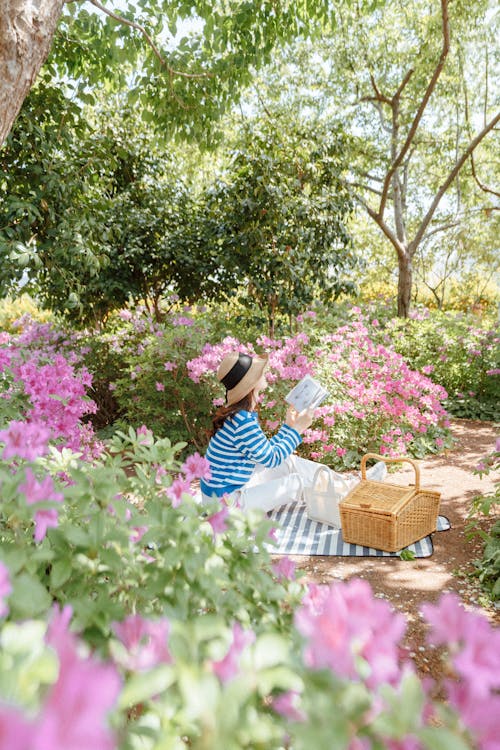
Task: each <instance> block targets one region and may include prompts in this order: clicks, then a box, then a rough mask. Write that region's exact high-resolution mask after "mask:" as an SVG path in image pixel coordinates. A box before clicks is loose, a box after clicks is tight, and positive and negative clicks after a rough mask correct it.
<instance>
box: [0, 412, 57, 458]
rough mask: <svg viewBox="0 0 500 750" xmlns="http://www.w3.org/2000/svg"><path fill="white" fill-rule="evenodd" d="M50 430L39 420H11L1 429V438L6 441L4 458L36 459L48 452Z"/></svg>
mask: <svg viewBox="0 0 500 750" xmlns="http://www.w3.org/2000/svg"><path fill="white" fill-rule="evenodd" d="M49 437H50V430H48V429H47V428H46V427H45V426H44V425H42V424H39V423H37V422H15V421H14V422H11V423H10V424H9V426H8V427H7V429H6V430H2V431H0V440H3V441H4V442H5V448H4V449H3V453H2V458H13V457H18V458H25V459H27V460H28V461H34V460H35V459H36V458H38V456H43V455H44V454H45V453H46V452H47V442H48V440H49Z"/></svg>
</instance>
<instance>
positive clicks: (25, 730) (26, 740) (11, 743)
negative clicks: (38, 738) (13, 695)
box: [0, 706, 35, 750]
mask: <svg viewBox="0 0 500 750" xmlns="http://www.w3.org/2000/svg"><path fill="white" fill-rule="evenodd" d="M34 731H35V730H34V727H33V726H32V725H30V724H28V722H27V720H26V719H25V718H24V717H23V716H22V715H21V714H20V713H19V711H17V710H16V709H15V708H7V707H6V706H0V750H14V748H15V750H31V748H32V747H33V745H32V737H33V735H34Z"/></svg>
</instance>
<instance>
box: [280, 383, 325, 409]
mask: <svg viewBox="0 0 500 750" xmlns="http://www.w3.org/2000/svg"><path fill="white" fill-rule="evenodd" d="M327 396H328V391H327V390H326V388H323V386H322V385H320V384H319V383H318V381H317V380H314V378H312V377H311V376H310V375H306V376H305V377H304V378H302V380H301V381H299V382H298V383H297V385H296V386H295V388H292V390H291V391H290V393H288V394H287V395H286V396H285V401H287V402H288V403H289V404H291V405H292V406H295V408H296V409H297V411H299V412H300V411H304V409H315V408H316V407H317V406H319V405H320V403H321V402H322V401H323V400H324V399H325V398H326V397H327Z"/></svg>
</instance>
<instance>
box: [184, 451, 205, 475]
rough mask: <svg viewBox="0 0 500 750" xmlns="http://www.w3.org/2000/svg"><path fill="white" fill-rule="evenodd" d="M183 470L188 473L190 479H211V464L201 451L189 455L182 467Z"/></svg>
mask: <svg viewBox="0 0 500 750" xmlns="http://www.w3.org/2000/svg"><path fill="white" fill-rule="evenodd" d="M181 471H183V472H184V474H185V475H186V479H187V480H188V481H192V480H193V479H210V477H211V472H210V464H209V462H208V461H207V459H206V458H204V456H200V454H199V453H193V455H192V456H188V457H187V458H186V460H185V461H184V464H183V465H182V467H181Z"/></svg>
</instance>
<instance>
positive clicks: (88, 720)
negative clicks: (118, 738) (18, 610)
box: [30, 607, 121, 750]
mask: <svg viewBox="0 0 500 750" xmlns="http://www.w3.org/2000/svg"><path fill="white" fill-rule="evenodd" d="M70 617H71V608H70V607H65V608H64V610H63V611H62V612H59V611H58V610H55V612H54V615H53V619H52V622H51V624H50V627H49V631H48V636H47V640H48V642H49V643H50V644H51V645H52V646H53V647H54V648H55V650H56V651H57V655H58V657H59V673H58V677H57V682H56V683H55V684H54V685H53V686H52V688H51V690H50V692H49V694H48V696H47V699H46V701H45V704H44V705H43V708H42V712H41V715H40V717H39V718H38V720H37V721H36V731H35V732H34V738H33V740H32V743H31V744H30V750H69V748H72V750H88V748H92V750H114V748H115V747H116V742H115V738H114V736H113V733H112V732H111V730H110V729H109V727H108V725H107V714H108V713H109V711H110V710H111V709H112V708H113V707H114V705H115V703H116V700H117V698H118V694H119V691H120V688H121V681H120V678H119V676H118V673H117V671H116V669H115V667H114V666H112V665H110V664H102V663H100V662H99V661H97V659H95V658H93V657H88V658H80V656H79V654H78V644H77V640H76V638H75V636H74V635H73V634H72V633H70V632H69V630H68V624H69V619H70Z"/></svg>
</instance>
